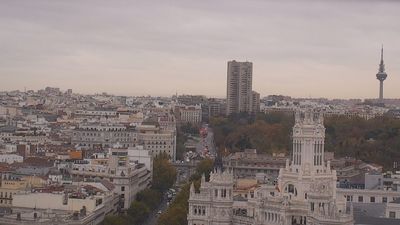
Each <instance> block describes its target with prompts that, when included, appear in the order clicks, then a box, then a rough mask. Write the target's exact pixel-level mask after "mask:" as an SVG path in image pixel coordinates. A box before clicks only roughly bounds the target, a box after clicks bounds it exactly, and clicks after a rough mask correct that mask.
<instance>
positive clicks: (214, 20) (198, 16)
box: [0, 0, 400, 99]
mask: <svg viewBox="0 0 400 225" xmlns="http://www.w3.org/2000/svg"><path fill="white" fill-rule="evenodd" d="M399 9H400V2H396V1H391V0H365V1H357V0H352V1H342V0H339V1H329V2H328V1H322V0H319V1H318V0H299V1H289V0H287V1H285V0H283V1H265V0H240V1H239V0H220V1H210V0H205V1H184V0H176V1H168V2H167V1H162V0H158V1H107V0H97V1H94V0H88V1H61V0H59V1H57V0H36V1H23V0H5V1H3V2H2V7H1V8H0V18H1V20H0V25H1V27H2V29H1V30H0V41H1V43H2V45H1V48H0V49H1V51H0V78H1V79H2V82H1V83H0V89H1V90H4V91H10V90H16V89H18V90H24V88H26V89H34V90H37V89H41V88H44V87H46V86H54V87H60V88H61V89H63V90H66V89H68V88H71V89H73V91H74V92H78V93H82V94H94V93H102V92H107V93H110V94H115V95H126V96H138V95H139V96H140V95H152V96H171V95H174V94H175V93H176V92H178V94H201V95H206V96H210V97H211V96H215V97H225V95H226V70H227V61H229V60H237V61H246V60H247V61H251V62H253V89H254V90H255V91H257V92H259V93H260V94H261V96H267V95H272V94H281V95H287V96H292V97H305V98H308V97H313V98H318V97H325V98H329V99H333V98H341V99H351V98H361V99H365V98H377V96H378V87H379V86H378V84H379V83H378V82H379V81H378V80H377V79H376V78H375V74H376V73H377V71H378V64H379V60H380V47H381V44H384V47H385V64H386V72H387V73H388V78H387V80H386V81H385V82H384V87H385V93H384V97H385V98H400V89H399V88H398V87H397V85H396V84H399V83H400V78H399V76H397V74H398V73H399V72H400V63H399V62H400V46H399V45H398V43H397V42H398V39H399V37H400V22H396V21H400V14H399V13H398V10H399Z"/></svg>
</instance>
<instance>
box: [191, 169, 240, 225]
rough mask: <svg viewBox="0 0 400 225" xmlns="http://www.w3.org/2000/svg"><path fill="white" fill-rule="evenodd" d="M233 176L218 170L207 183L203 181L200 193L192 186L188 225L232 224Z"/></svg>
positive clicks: (229, 172) (228, 172)
mask: <svg viewBox="0 0 400 225" xmlns="http://www.w3.org/2000/svg"><path fill="white" fill-rule="evenodd" d="M233 185H234V181H233V174H232V172H231V171H229V170H225V171H223V172H222V170H220V169H216V170H215V171H213V172H212V173H211V174H210V181H209V182H206V179H205V177H204V175H203V176H202V179H201V185H200V190H199V192H196V191H195V188H194V186H193V184H192V186H191V188H190V197H189V212H188V217H187V220H188V224H189V225H195V224H210V225H213V224H218V225H231V224H232V204H233Z"/></svg>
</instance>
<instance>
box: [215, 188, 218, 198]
mask: <svg viewBox="0 0 400 225" xmlns="http://www.w3.org/2000/svg"><path fill="white" fill-rule="evenodd" d="M215 197H218V190H217V189H215Z"/></svg>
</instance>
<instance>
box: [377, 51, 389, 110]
mask: <svg viewBox="0 0 400 225" xmlns="http://www.w3.org/2000/svg"><path fill="white" fill-rule="evenodd" d="M386 77H387V74H386V72H385V63H384V62H383V46H382V49H381V62H380V64H379V71H378V73H377V74H376V79H378V80H379V103H383V81H384V80H386Z"/></svg>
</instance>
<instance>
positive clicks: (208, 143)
mask: <svg viewBox="0 0 400 225" xmlns="http://www.w3.org/2000/svg"><path fill="white" fill-rule="evenodd" d="M202 127H203V128H207V131H208V132H207V136H206V137H204V138H203V137H200V141H199V142H198V143H197V145H196V152H197V153H199V154H203V152H204V149H206V148H208V151H209V154H210V157H211V158H214V157H215V155H216V151H215V145H214V133H213V131H212V129H211V128H210V127H208V126H207V125H203V126H202Z"/></svg>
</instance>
